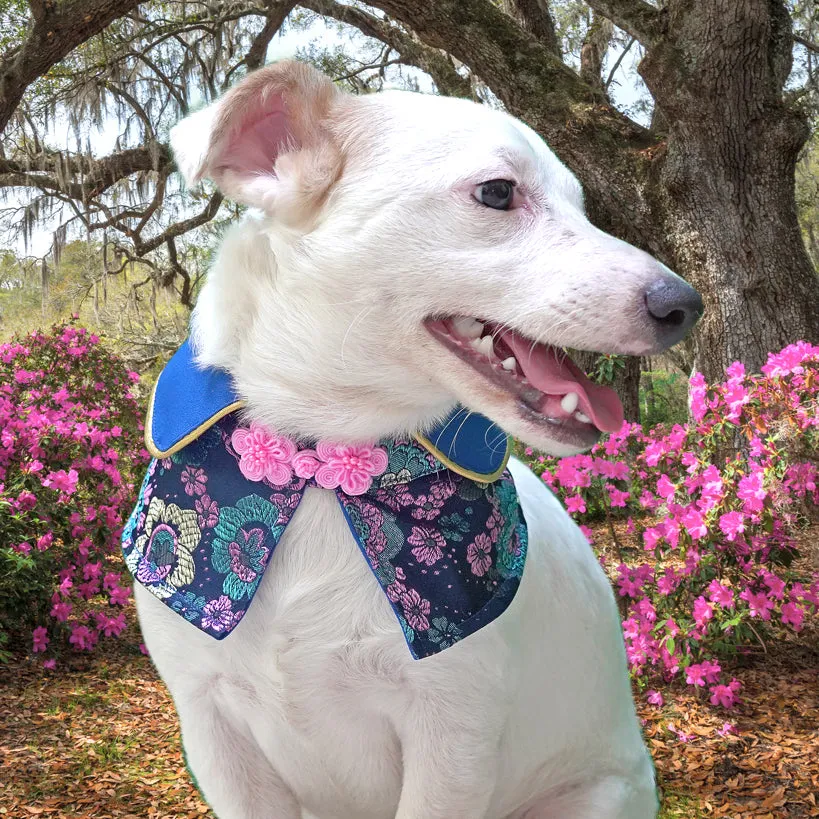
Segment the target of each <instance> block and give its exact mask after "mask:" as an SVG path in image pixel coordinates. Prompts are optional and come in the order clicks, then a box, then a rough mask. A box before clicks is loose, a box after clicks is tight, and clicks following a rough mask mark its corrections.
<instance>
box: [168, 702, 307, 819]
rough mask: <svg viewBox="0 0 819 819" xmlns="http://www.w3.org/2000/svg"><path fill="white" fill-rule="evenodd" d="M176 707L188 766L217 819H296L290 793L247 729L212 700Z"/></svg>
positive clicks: (298, 812)
mask: <svg viewBox="0 0 819 819" xmlns="http://www.w3.org/2000/svg"><path fill="white" fill-rule="evenodd" d="M179 706H181V707H179ZM178 711H179V718H180V724H181V727H182V744H183V745H184V747H185V755H186V756H187V759H188V765H189V766H190V769H191V772H192V773H193V775H194V776H195V777H196V780H197V782H198V783H199V787H200V788H201V790H202V793H203V795H204V797H205V799H206V800H207V802H208V804H209V805H210V807H211V808H212V809H213V812H214V814H215V815H216V816H217V817H218V819H301V809H300V808H299V805H298V803H297V802H296V799H295V797H294V796H293V794H292V793H291V791H290V789H289V788H288V787H287V786H286V785H285V784H284V782H282V780H281V777H280V776H279V775H278V773H277V772H276V771H275V770H274V768H273V767H272V766H271V765H270V763H269V762H268V761H267V759H266V758H265V756H264V755H263V754H262V752H261V750H260V749H259V747H258V746H257V745H256V742H255V741H254V740H253V738H252V737H251V736H250V734H249V732H248V731H247V729H246V728H245V730H241V729H239V728H237V727H235V726H234V725H233V723H232V721H231V720H230V719H229V718H228V717H226V716H225V715H223V714H221V713H220V711H219V709H218V707H217V706H216V705H215V704H212V703H207V702H201V701H200V702H199V703H198V705H197V707H196V708H191V707H185V705H182V704H181V703H178Z"/></svg>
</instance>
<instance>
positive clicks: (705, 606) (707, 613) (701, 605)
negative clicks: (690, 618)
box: [694, 595, 714, 626]
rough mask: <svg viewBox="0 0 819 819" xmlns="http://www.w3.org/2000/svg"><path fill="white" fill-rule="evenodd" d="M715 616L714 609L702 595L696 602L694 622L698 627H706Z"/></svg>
mask: <svg viewBox="0 0 819 819" xmlns="http://www.w3.org/2000/svg"><path fill="white" fill-rule="evenodd" d="M713 616H714V609H713V608H712V607H711V604H710V603H709V602H708V601H707V600H706V599H705V598H704V597H703V596H702V595H700V596H699V597H698V598H697V599H696V600H695V601H694V622H695V623H696V624H697V625H698V626H704V625H705V624H706V623H707V622H708V621H709V620H710V619H711V618H712V617H713Z"/></svg>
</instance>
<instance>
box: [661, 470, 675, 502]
mask: <svg viewBox="0 0 819 819" xmlns="http://www.w3.org/2000/svg"><path fill="white" fill-rule="evenodd" d="M676 491H677V487H676V486H674V484H673V483H671V481H670V479H669V477H668V475H666V474H665V473H662V474H661V475H660V478H659V480H658V481H657V494H658V495H659V496H660V497H661V498H664V499H665V500H668V499H669V498H673V497H674V493H675V492H676Z"/></svg>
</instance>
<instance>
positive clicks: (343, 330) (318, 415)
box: [191, 215, 457, 443]
mask: <svg viewBox="0 0 819 819" xmlns="http://www.w3.org/2000/svg"><path fill="white" fill-rule="evenodd" d="M292 247H293V237H292V236H288V235H287V234H285V233H284V232H281V233H279V232H274V231H272V230H271V228H270V225H269V224H266V223H265V222H264V221H263V220H262V219H259V218H257V217H255V216H253V215H250V216H249V217H247V218H245V219H244V220H243V221H242V222H241V223H240V224H239V225H237V226H235V227H234V228H232V229H231V230H230V231H229V232H228V234H227V235H226V237H225V240H224V243H223V245H222V248H221V250H220V253H219V256H218V258H217V260H216V263H215V264H214V266H213V268H212V270H211V272H210V274H209V276H208V280H207V282H206V284H205V286H204V288H203V290H202V293H201V294H200V297H199V300H198V303H197V307H196V309H195V311H194V314H193V318H192V323H191V330H192V333H191V338H192V343H193V347H194V349H195V351H196V354H197V361H198V362H200V363H201V364H203V365H205V366H210V367H218V368H220V369H224V370H226V371H227V372H229V373H230V374H231V376H232V377H233V379H234V382H235V384H236V388H237V391H238V392H239V394H240V396H241V398H242V399H243V400H244V401H245V403H246V407H247V416H248V417H249V418H250V419H252V420H255V421H258V422H259V423H261V424H264V425H265V426H266V427H268V428H270V429H275V430H277V431H279V432H281V433H282V434H285V435H290V436H293V437H295V438H299V439H306V440H317V439H332V440H336V441H339V442H350V443H359V442H364V441H373V440H380V439H386V438H393V437H399V436H403V435H407V434H412V433H415V432H423V431H425V430H427V429H429V428H431V427H432V426H434V424H436V423H437V422H439V421H440V420H441V419H443V418H445V417H446V416H447V415H448V413H449V412H450V411H451V410H452V408H453V407H454V406H455V405H456V403H457V402H456V400H455V399H454V397H453V396H452V395H451V394H449V393H448V391H446V390H444V389H442V388H441V386H440V385H437V384H433V383H430V380H429V377H428V376H427V375H426V374H424V373H421V372H417V371H416V370H415V369H414V367H413V366H412V360H411V359H410V358H408V357H406V356H405V355H404V351H403V350H402V346H401V344H400V343H398V342H397V341H396V342H394V341H392V340H391V338H390V333H389V327H388V326H385V322H386V321H387V320H386V319H384V318H383V317H382V318H378V316H379V312H378V311H379V310H380V305H376V304H372V303H367V301H366V300H363V299H358V300H357V299H356V298H355V294H350V293H346V297H345V293H343V292H341V291H340V288H338V287H334V286H333V282H332V280H331V279H330V277H331V276H332V273H331V272H328V274H327V277H326V278H323V277H322V276H320V275H316V274H315V272H314V271H311V273H310V279H311V281H310V282H309V284H310V288H309V293H310V295H308V283H306V282H305V283H304V284H302V282H303V277H304V275H305V274H304V273H303V271H300V270H299V269H298V262H294V261H293V256H294V253H293V249H292ZM317 280H318V282H319V283H320V284H321V285H322V286H321V287H320V288H319V289H318V291H317V290H315V289H314V286H315V285H316V282H317ZM362 302H363V303H362Z"/></svg>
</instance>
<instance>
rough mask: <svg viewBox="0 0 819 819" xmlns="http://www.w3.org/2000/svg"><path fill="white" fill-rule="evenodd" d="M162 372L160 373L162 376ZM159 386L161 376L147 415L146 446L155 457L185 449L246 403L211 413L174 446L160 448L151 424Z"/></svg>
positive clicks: (236, 402) (240, 402) (242, 402)
mask: <svg viewBox="0 0 819 819" xmlns="http://www.w3.org/2000/svg"><path fill="white" fill-rule="evenodd" d="M161 377H162V374H161V373H160V378H161ZM158 386H159V378H157V380H156V384H154V388H153V390H151V400H150V401H149V402H148V413H147V415H146V416H145V433H144V438H145V448H146V449H147V450H148V452H150V453H151V455H153V457H154V458H167V457H168V456H169V455H173V454H174V453H175V452H179V450H180V449H184V448H185V447H186V446H187V445H188V444H190V443H192V442H193V441H195V440H196V439H197V438H198V437H199V436H200V435H201V434H202V433H203V432H205V431H206V430H208V429H210V428H211V427H212V426H213V425H214V424H215V423H216V422H217V421H219V420H221V419H222V418H224V417H225V416H226V415H230V413H231V412H236V410H238V409H241V408H242V407H243V406H244V405H245V402H244V401H234V402H233V403H232V404H228V405H227V406H226V407H223V408H222V409H220V410H219V411H218V412H217V413H215V414H214V415H211V417H210V418H208V419H207V420H206V421H203V422H202V423H201V424H199V426H198V427H196V429H194V430H191V432H189V433H188V434H187V435H186V436H185V437H184V438H181V439H180V440H179V441H177V442H176V443H175V444H173V446H170V447H168V449H164V450H163V449H160V448H159V447H158V446H157V445H156V444H155V443H154V440H153V438H152V437H151V425H152V421H153V416H154V399H155V398H156V388H157V387H158Z"/></svg>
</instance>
